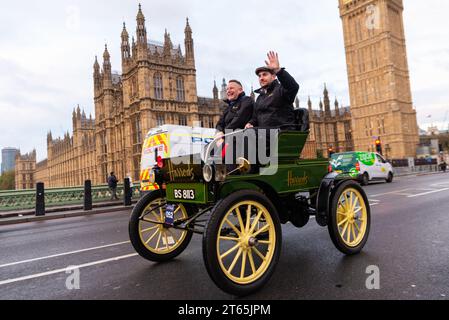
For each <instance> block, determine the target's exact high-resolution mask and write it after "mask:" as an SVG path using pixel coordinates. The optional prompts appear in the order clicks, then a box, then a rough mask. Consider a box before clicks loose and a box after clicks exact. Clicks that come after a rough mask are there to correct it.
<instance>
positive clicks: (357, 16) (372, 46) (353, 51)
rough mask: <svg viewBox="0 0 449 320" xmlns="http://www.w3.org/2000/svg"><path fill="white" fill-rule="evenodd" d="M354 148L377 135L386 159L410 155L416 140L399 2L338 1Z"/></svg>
mask: <svg viewBox="0 0 449 320" xmlns="http://www.w3.org/2000/svg"><path fill="white" fill-rule="evenodd" d="M339 5H340V6H339V7H340V15H341V19H342V22H343V31H344V42H345V48H346V60H347V68H348V77H349V90H350V97H351V113H352V126H353V136H354V144H355V146H354V147H355V149H356V150H360V151H373V150H374V149H375V145H374V141H375V139H376V138H377V137H381V141H382V144H383V148H384V154H385V155H386V156H387V157H389V158H399V159H401V158H405V157H414V156H415V155H416V147H417V144H418V143H419V138H418V125H417V119H416V111H415V110H414V109H413V103H412V95H411V89H410V77H409V71H408V64H407V53H406V44H405V35H404V25H403V18H402V12H403V3H402V0H339Z"/></svg>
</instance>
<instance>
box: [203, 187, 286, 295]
mask: <svg viewBox="0 0 449 320" xmlns="http://www.w3.org/2000/svg"><path fill="white" fill-rule="evenodd" d="M281 246H282V234H281V224H280V221H279V217H278V214H277V211H276V209H275V207H274V206H273V204H272V203H271V201H270V200H269V199H268V198H267V197H266V196H265V195H263V194H261V193H260V192H256V191H252V190H243V191H238V192H235V193H233V194H231V195H230V196H228V197H227V198H225V199H223V200H222V201H220V202H219V203H218V204H217V205H216V206H215V208H214V209H213V210H212V214H211V218H210V220H209V223H208V225H207V227H206V231H205V233H204V237H203V258H204V262H205V265H206V269H207V271H208V273H209V275H210V277H211V278H212V280H213V281H214V282H215V284H216V285H217V286H218V287H219V288H220V289H222V290H223V291H225V292H227V293H229V294H233V295H236V296H244V295H248V294H250V293H253V292H255V291H257V290H259V289H260V288H261V287H263V286H264V285H265V284H266V282H267V281H268V280H269V279H270V278H271V276H272V274H273V272H274V270H275V267H276V265H277V262H278V260H279V256H280V252H281Z"/></svg>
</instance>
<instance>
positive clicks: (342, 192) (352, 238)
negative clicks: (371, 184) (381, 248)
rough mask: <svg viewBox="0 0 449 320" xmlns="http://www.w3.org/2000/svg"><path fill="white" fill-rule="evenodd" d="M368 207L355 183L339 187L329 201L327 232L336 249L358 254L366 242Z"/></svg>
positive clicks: (364, 196) (363, 194)
mask: <svg viewBox="0 0 449 320" xmlns="http://www.w3.org/2000/svg"><path fill="white" fill-rule="evenodd" d="M370 216H371V215H370V207H369V202H368V199H367V197H366V194H365V192H364V191H363V189H362V188H361V187H360V186H359V185H358V184H357V183H355V182H352V181H349V182H345V183H343V184H342V185H340V186H339V187H338V188H337V190H336V192H335V193H334V196H333V198H332V200H331V219H330V224H329V231H330V235H331V238H332V240H333V242H334V244H335V245H336V247H337V249H339V250H340V251H342V252H343V253H345V254H349V255H351V254H356V253H359V252H360V251H361V250H362V249H363V247H364V246H365V244H366V241H367V240H368V234H369V230H370V223H371V219H370Z"/></svg>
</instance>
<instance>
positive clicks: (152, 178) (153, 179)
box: [149, 169, 156, 183]
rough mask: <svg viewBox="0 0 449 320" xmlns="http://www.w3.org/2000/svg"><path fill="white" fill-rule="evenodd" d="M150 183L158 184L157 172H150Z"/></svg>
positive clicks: (152, 170)
mask: <svg viewBox="0 0 449 320" xmlns="http://www.w3.org/2000/svg"><path fill="white" fill-rule="evenodd" d="M149 181H150V183H155V182H156V172H155V171H154V169H151V170H150V177H149Z"/></svg>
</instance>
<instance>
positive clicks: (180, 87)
mask: <svg viewBox="0 0 449 320" xmlns="http://www.w3.org/2000/svg"><path fill="white" fill-rule="evenodd" d="M176 100H177V101H181V102H184V101H185V93H184V79H183V78H182V77H178V78H176Z"/></svg>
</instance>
